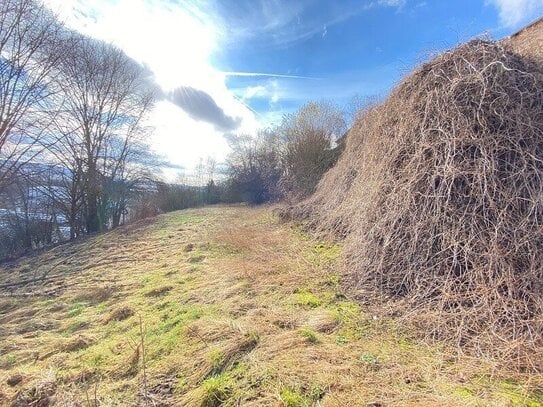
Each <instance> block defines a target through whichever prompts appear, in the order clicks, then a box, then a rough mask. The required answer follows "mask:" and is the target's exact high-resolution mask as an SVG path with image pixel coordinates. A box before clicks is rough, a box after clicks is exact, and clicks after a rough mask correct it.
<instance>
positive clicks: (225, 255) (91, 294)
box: [0, 206, 543, 406]
mask: <svg viewBox="0 0 543 407" xmlns="http://www.w3.org/2000/svg"><path fill="white" fill-rule="evenodd" d="M340 255H341V247H340V246H337V245H333V244H330V243H325V242H319V241H316V240H314V239H313V238H311V237H309V236H308V235H306V234H304V233H303V232H301V231H300V230H298V229H297V228H295V227H294V226H292V225H288V224H286V225H285V224H280V223H278V221H277V220H276V219H275V217H274V216H273V215H272V210H271V209H270V208H259V209H250V208H247V207H242V206H239V207H211V208H205V209H198V210H186V211H181V212H174V213H170V214H167V215H163V216H159V217H157V218H154V219H150V220H146V221H143V222H140V223H137V224H134V225H131V226H128V227H122V228H119V229H117V230H115V231H113V232H110V233H107V234H104V235H98V236H96V237H93V238H89V239H87V240H84V241H81V242H76V243H74V244H66V245H62V246H58V247H56V248H54V249H52V250H50V251H47V252H44V253H42V254H40V255H37V256H33V257H29V258H25V259H22V260H21V261H19V262H16V263H14V264H3V265H1V266H0V287H2V288H0V292H1V293H2V297H1V298H0V404H1V405H14V406H27V405H32V406H34V405H36V406H47V405H59V406H70V405H82V406H96V405H100V406H130V405H148V406H171V405H180V406H220V405H225V406H238V405H243V406H267V405H274V406H275V405H277V406H312V405H315V406H364V405H367V406H398V405H410V406H487V405H492V406H539V405H542V403H543V376H541V375H519V374H515V375H508V374H507V373H505V372H504V370H503V368H502V369H499V368H497V367H496V366H494V365H493V364H492V363H491V362H490V361H484V360H476V359H470V358H460V359H458V358H456V357H453V356H455V355H454V354H453V353H452V352H451V351H449V350H447V349H445V348H441V347H439V346H437V345H435V344H427V343H422V342H420V341H418V340H416V339H415V338H414V337H413V336H411V335H410V334H409V332H408V329H407V328H406V327H405V326H403V325H402V323H401V322H400V321H396V320H393V319H382V318H376V317H374V316H373V315H371V314H369V313H368V312H367V311H366V310H365V309H364V308H363V307H361V306H359V305H357V304H356V303H354V302H352V301H350V300H349V299H347V298H346V297H345V295H344V294H343V293H342V290H341V278H340V274H341V273H340V264H339V261H338V260H339V257H340ZM34 280H36V281H34ZM22 281H27V282H28V283H27V284H19V285H18V283H20V282H22ZM142 344H143V346H142ZM144 361H145V363H144Z"/></svg>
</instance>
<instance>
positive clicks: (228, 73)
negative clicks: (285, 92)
mask: <svg viewBox="0 0 543 407" xmlns="http://www.w3.org/2000/svg"><path fill="white" fill-rule="evenodd" d="M222 73H223V74H224V75H227V76H268V77H272V78H290V79H313V80H320V79H322V78H315V77H312V76H299V75H283V74H279V73H264V72H222Z"/></svg>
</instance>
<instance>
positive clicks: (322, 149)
mask: <svg viewBox="0 0 543 407" xmlns="http://www.w3.org/2000/svg"><path fill="white" fill-rule="evenodd" d="M278 131H279V132H280V134H281V136H282V139H283V143H284V145H283V150H282V157H281V161H282V167H283V175H282V177H281V181H280V184H281V190H282V192H283V194H284V196H285V197H287V198H291V199H300V198H304V197H306V196H308V195H310V194H311V193H313V191H314V190H315V187H316V186H317V183H318V182H319V180H320V178H321V177H322V175H323V174H324V173H325V172H326V171H327V170H328V169H329V168H330V167H331V166H332V165H333V164H334V163H335V161H336V159H337V150H335V143H336V141H337V139H338V138H339V137H341V136H342V135H343V133H344V132H345V120H344V118H343V112H342V111H341V110H339V109H338V108H337V107H335V106H334V105H332V104H330V103H326V102H320V103H314V102H312V103H308V104H306V105H304V106H302V107H301V108H300V110H298V112H296V113H295V114H289V115H286V116H285V117H284V118H283V122H282V124H281V126H280V127H279V129H278Z"/></svg>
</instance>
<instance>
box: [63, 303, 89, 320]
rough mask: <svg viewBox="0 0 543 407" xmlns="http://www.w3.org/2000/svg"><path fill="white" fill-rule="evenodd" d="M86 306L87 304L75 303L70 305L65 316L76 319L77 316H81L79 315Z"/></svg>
mask: <svg viewBox="0 0 543 407" xmlns="http://www.w3.org/2000/svg"><path fill="white" fill-rule="evenodd" d="M87 306H88V303H86V302H76V303H74V304H72V306H71V307H70V309H69V310H68V313H67V314H66V315H67V316H68V317H69V318H73V317H77V316H78V315H81V313H82V312H83V311H84V310H85V308H86V307H87Z"/></svg>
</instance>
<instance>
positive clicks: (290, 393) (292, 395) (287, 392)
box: [280, 389, 309, 407]
mask: <svg viewBox="0 0 543 407" xmlns="http://www.w3.org/2000/svg"><path fill="white" fill-rule="evenodd" d="M280 396H281V401H282V402H283V405H284V406H285V407H308V406H309V401H308V400H307V398H306V397H304V395H303V394H301V393H300V392H298V391H296V390H291V389H283V390H281V393H280Z"/></svg>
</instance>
